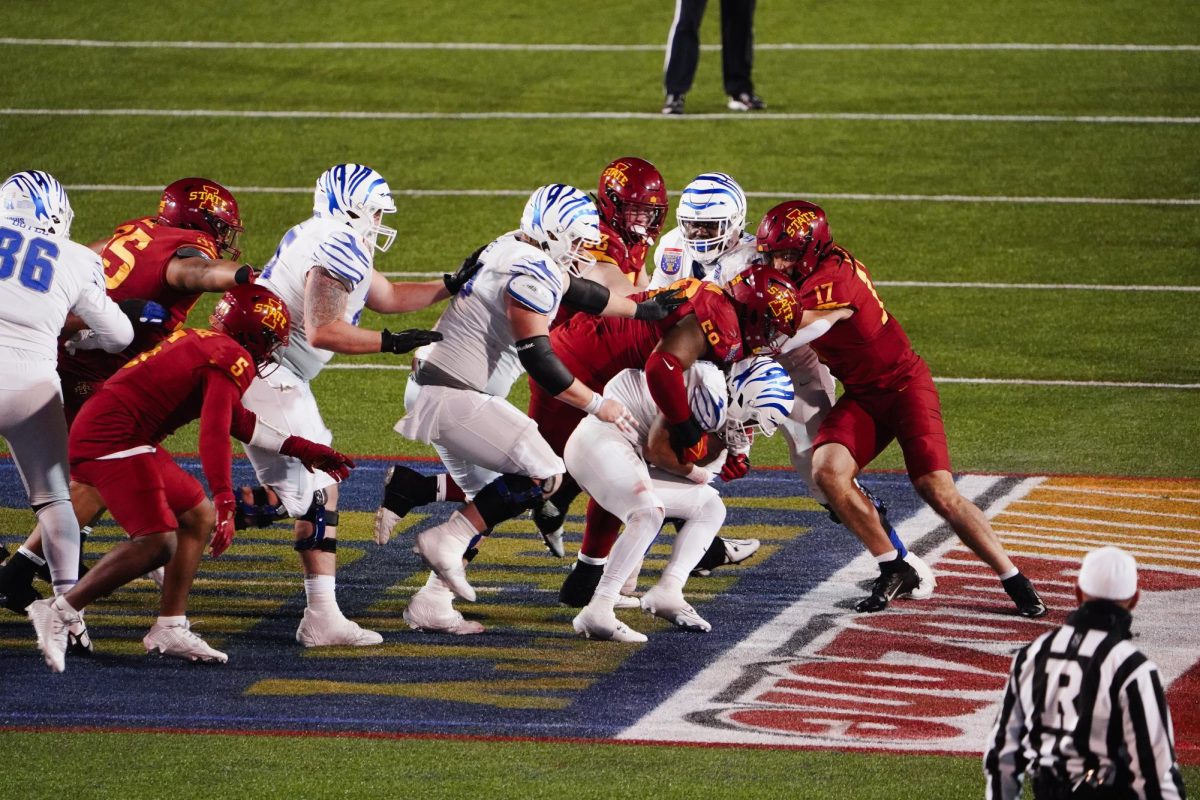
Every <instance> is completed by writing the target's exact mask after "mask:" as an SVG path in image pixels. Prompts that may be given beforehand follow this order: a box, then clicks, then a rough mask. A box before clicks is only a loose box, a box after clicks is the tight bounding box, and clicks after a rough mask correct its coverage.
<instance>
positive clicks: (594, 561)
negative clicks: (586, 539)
mask: <svg viewBox="0 0 1200 800" xmlns="http://www.w3.org/2000/svg"><path fill="white" fill-rule="evenodd" d="M575 558H576V559H577V560H578V561H579V563H581V564H590V565H591V566H593V567H603V566H604V565H605V564H607V563H608V556H605V557H604V558H592V557H591V556H585V555H584V554H583V553H580V554H579V555H577V556H575Z"/></svg>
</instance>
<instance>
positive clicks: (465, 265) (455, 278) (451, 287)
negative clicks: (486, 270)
mask: <svg viewBox="0 0 1200 800" xmlns="http://www.w3.org/2000/svg"><path fill="white" fill-rule="evenodd" d="M485 247H487V245H486V244H485V245H481V246H480V247H478V248H477V249H476V250H475V252H474V253H471V255H469V256H467V257H466V258H464V259H463V262H462V264H460V265H459V267H458V269H457V270H455V271H454V274H450V273H448V272H447V273H445V274H444V275H442V283H444V284H446V291H447V292H449V293H450V294H452V295H454V294H458V293H459V292H460V291H462V287H463V286H465V285H466V284H467V282H468V281H470V280H471V278H474V277H475V273H476V272H479V270H480V268H481V267H483V262H482V261H480V260H479V254H480V253H482V252H483V248H485Z"/></svg>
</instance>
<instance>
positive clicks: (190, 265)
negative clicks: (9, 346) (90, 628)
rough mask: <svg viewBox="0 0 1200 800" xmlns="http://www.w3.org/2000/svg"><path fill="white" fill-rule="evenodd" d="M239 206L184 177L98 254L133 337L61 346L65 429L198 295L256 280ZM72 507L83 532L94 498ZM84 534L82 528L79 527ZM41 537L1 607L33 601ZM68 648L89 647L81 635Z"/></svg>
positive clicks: (99, 508)
mask: <svg viewBox="0 0 1200 800" xmlns="http://www.w3.org/2000/svg"><path fill="white" fill-rule="evenodd" d="M242 230H243V228H242V219H241V213H240V212H239V210H238V204H237V200H236V199H235V198H234V196H233V194H232V193H230V191H229V190H228V189H226V188H225V187H224V186H222V185H221V184H219V183H217V182H216V181H213V180H209V179H208V178H200V177H197V178H182V179H180V180H177V181H175V182H173V183H171V184H170V185H168V186H167V187H166V188H165V189H163V192H162V197H161V198H160V200H159V204H158V213H157V215H155V216H147V217H140V218H137V219H133V220H129V221H127V222H124V223H122V224H121V225H119V226H118V227H117V229H116V231H114V233H113V235H112V236H111V237H110V238H109V239H108V240H107V241H106V242H98V243H96V244H94V245H93V246H92V247H93V249H94V250H96V251H97V252H99V254H100V259H101V261H102V263H103V269H104V274H103V278H104V284H105V288H106V289H107V291H108V296H109V297H111V298H112V299H113V300H114V301H116V302H117V303H118V304H120V306H121V308H122V309H124V310H126V312H127V313H129V314H130V316H131V318H132V319H133V321H134V322H135V323H137V322H139V321H140V322H142V323H147V322H153V323H154V324H138V325H135V327H134V330H135V335H134V339H133V341H132V342H131V343H129V345H128V346H127V347H125V348H124V349H122V350H121V351H120V352H118V353H106V352H100V351H96V350H86V349H77V348H76V347H74V346H71V347H70V349H66V348H60V350H59V354H58V374H59V376H60V378H61V380H62V386H63V400H64V404H65V407H66V415H67V424H68V425H70V423H71V421H72V420H73V419H74V418H75V415H76V414H78V413H79V410H80V408H81V407H82V406H83V404H84V402H86V401H87V400H88V398H90V397H91V396H92V395H93V394H94V393H95V392H96V391H97V390H98V389H99V387H100V386H101V385H102V384H103V383H104V381H105V380H107V379H108V378H109V377H110V376H111V375H113V374H114V373H115V372H116V371H117V370H119V369H120V368H121V367H122V366H123V365H124V364H126V363H127V362H128V361H129V360H130V359H131V358H133V357H135V356H136V355H138V354H139V353H142V352H145V351H146V350H149V349H150V348H152V347H154V346H155V345H157V344H159V343H160V342H161V341H163V340H164V339H165V338H166V337H167V336H169V335H170V334H171V332H172V331H175V330H178V329H179V328H180V327H181V326H182V325H183V323H184V320H185V319H186V318H187V315H188V312H190V311H191V309H192V307H193V306H194V305H195V304H196V301H197V300H199V299H200V296H201V294H203V293H204V292H224V291H225V290H226V289H229V288H230V287H232V286H235V285H237V284H239V283H247V282H249V281H250V280H252V279H253V277H254V272H253V270H252V269H251V268H250V266H248V265H243V264H240V263H238V261H237V259H238V257H239V256H240V255H241V251H240V250H238V247H237V243H238V237H239V236H240V234H241V233H242ZM71 501H72V505H73V506H74V509H75V514H76V516H77V518H78V522H79V524H80V525H83V526H87V525H88V524H89V523H91V522H93V521H94V520H95V519H96V518H97V517H99V515H100V514H102V513H103V512H104V505H103V503H102V502H101V501H100V497H99V495H97V494H96V493H95V491H94V490H92V489H91V488H90V487H87V486H73V487H72V489H71ZM84 530H88V528H86V527H85V528H84ZM41 538H42V537H41V533H40V531H39V530H38V529H37V528H35V529H34V531H33V533H32V534H30V536H29V538H28V539H27V540H26V542H25V544H24V545H22V546H21V548H20V549H19V550H18V551H17V553H16V554H15V555H14V556H13V557H12V558H11V559H9V561H8V563H6V564H5V565H4V567H3V568H0V594H4V595H5V596H6V600H5V605H6V607H8V608H9V609H11V610H13V611H18V612H23V611H24V608H25V606H27V605H28V604H29V603H30V602H32V601H33V600H36V599H37V598H38V597H39V595H38V593H37V591H36V590H35V589H34V588H33V578H34V575H35V574H37V573H38V572H39V571H40V570H44V566H43V565H44V560H43V558H42V541H41ZM79 641H80V644H79V646H78V647H76V645H75V644H74V642H73V644H72V649H73V650H78V651H79V652H84V651H87V650H88V649H90V643H89V642H88V641H87V640H86V637H84V638H81V639H80V640H79Z"/></svg>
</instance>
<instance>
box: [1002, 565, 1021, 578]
mask: <svg viewBox="0 0 1200 800" xmlns="http://www.w3.org/2000/svg"><path fill="white" fill-rule="evenodd" d="M1020 574H1021V570H1019V569H1017V568H1016V567H1013V568H1012V569H1010V570H1009V571H1008V572H1002V573H1000V580H1002V581H1006V580H1008V579H1009V578H1011V577H1013V576H1014V575H1020Z"/></svg>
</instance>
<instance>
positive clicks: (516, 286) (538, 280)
mask: <svg viewBox="0 0 1200 800" xmlns="http://www.w3.org/2000/svg"><path fill="white" fill-rule="evenodd" d="M510 273H511V275H512V277H510V278H509V279H508V286H507V287H506V288H507V291H508V294H509V296H511V297H512V298H513V299H514V300H516V301H517V302H518V303H520V304H521V305H523V306H525V307H526V308H528V309H530V310H532V311H536V312H538V313H539V314H549V313H551V312H552V311H554V309H555V308H557V307H558V303H559V300H560V299H561V297H562V293H563V277H562V272H561V271H560V270H559V269H558V267H556V266H551V265H550V263H549V262H548V261H547V260H546V258H545V257H544V256H538V257H535V258H522V259H521V260H520V261H518V262H516V263H515V264H513V265H512V267H511V268H510Z"/></svg>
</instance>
